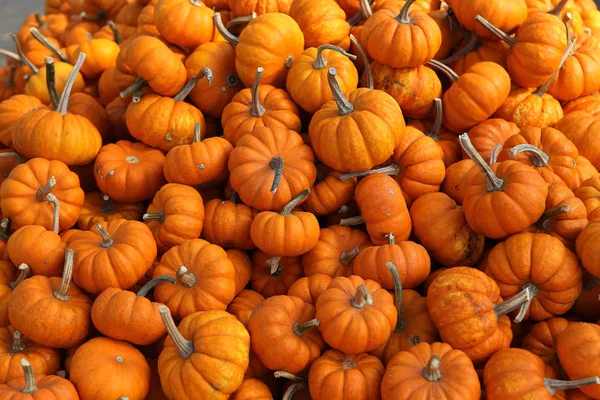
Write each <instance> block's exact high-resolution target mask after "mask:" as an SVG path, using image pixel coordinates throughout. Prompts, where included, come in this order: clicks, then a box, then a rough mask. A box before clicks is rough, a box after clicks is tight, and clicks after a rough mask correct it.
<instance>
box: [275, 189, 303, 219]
mask: <svg viewBox="0 0 600 400" xmlns="http://www.w3.org/2000/svg"><path fill="white" fill-rule="evenodd" d="M309 194H310V189H306V190H303V191H302V192H300V193H298V194H297V195H296V197H294V198H293V199H292V200H291V201H290V202H289V203H287V204H286V205H285V206H284V207H283V210H281V215H284V216H285V215H290V214H291V213H292V210H293V209H294V208H296V206H297V205H298V204H300V202H302V200H304V199H305V198H307V197H308V195H309Z"/></svg>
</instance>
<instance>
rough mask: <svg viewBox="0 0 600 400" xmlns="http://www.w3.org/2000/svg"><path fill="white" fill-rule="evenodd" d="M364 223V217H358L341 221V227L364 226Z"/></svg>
mask: <svg viewBox="0 0 600 400" xmlns="http://www.w3.org/2000/svg"><path fill="white" fill-rule="evenodd" d="M364 223H365V218H364V217H363V216H362V215H357V216H356V217H350V218H342V219H340V226H354V225H362V224H364Z"/></svg>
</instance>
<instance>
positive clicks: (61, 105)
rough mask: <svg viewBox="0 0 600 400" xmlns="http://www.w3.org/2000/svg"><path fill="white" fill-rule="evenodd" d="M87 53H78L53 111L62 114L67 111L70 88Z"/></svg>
mask: <svg viewBox="0 0 600 400" xmlns="http://www.w3.org/2000/svg"><path fill="white" fill-rule="evenodd" d="M86 57H87V55H86V54H85V53H79V57H77V62H76V63H75V65H74V66H73V71H71V73H70V74H69V78H68V79H67V83H65V88H64V90H63V92H62V94H61V95H60V101H59V102H58V107H56V110H55V111H58V112H59V113H61V114H62V115H65V114H66V113H67V106H68V105H69V97H70V96H71V90H72V89H73V84H74V83H75V79H76V78H77V75H78V74H79V70H80V69H81V66H82V65H83V62H84V61H85V58H86Z"/></svg>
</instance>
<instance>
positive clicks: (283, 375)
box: [273, 371, 306, 382]
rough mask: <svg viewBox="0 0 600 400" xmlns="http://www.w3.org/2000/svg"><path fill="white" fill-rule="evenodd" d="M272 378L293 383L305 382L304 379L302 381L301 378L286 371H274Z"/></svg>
mask: <svg viewBox="0 0 600 400" xmlns="http://www.w3.org/2000/svg"><path fill="white" fill-rule="evenodd" d="M273 376H274V377H275V378H278V379H279V378H284V379H288V380H290V381H294V382H306V379H304V378H303V377H301V376H298V375H296V374H292V373H291V372H287V371H275V372H274V373H273Z"/></svg>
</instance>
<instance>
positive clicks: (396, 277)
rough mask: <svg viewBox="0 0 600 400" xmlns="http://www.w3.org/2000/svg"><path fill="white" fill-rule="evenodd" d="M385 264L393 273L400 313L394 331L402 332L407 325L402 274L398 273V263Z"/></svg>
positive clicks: (397, 305)
mask: <svg viewBox="0 0 600 400" xmlns="http://www.w3.org/2000/svg"><path fill="white" fill-rule="evenodd" d="M385 266H386V267H387V269H388V270H389V271H390V273H391V274H392V280H393V281H394V295H395V302H396V303H395V304H396V313H397V314H398V319H397V321H396V328H395V329H394V332H402V331H403V330H404V326H405V323H404V307H403V306H402V279H400V274H399V273H398V268H396V264H394V263H393V262H388V263H386V264H385Z"/></svg>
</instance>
